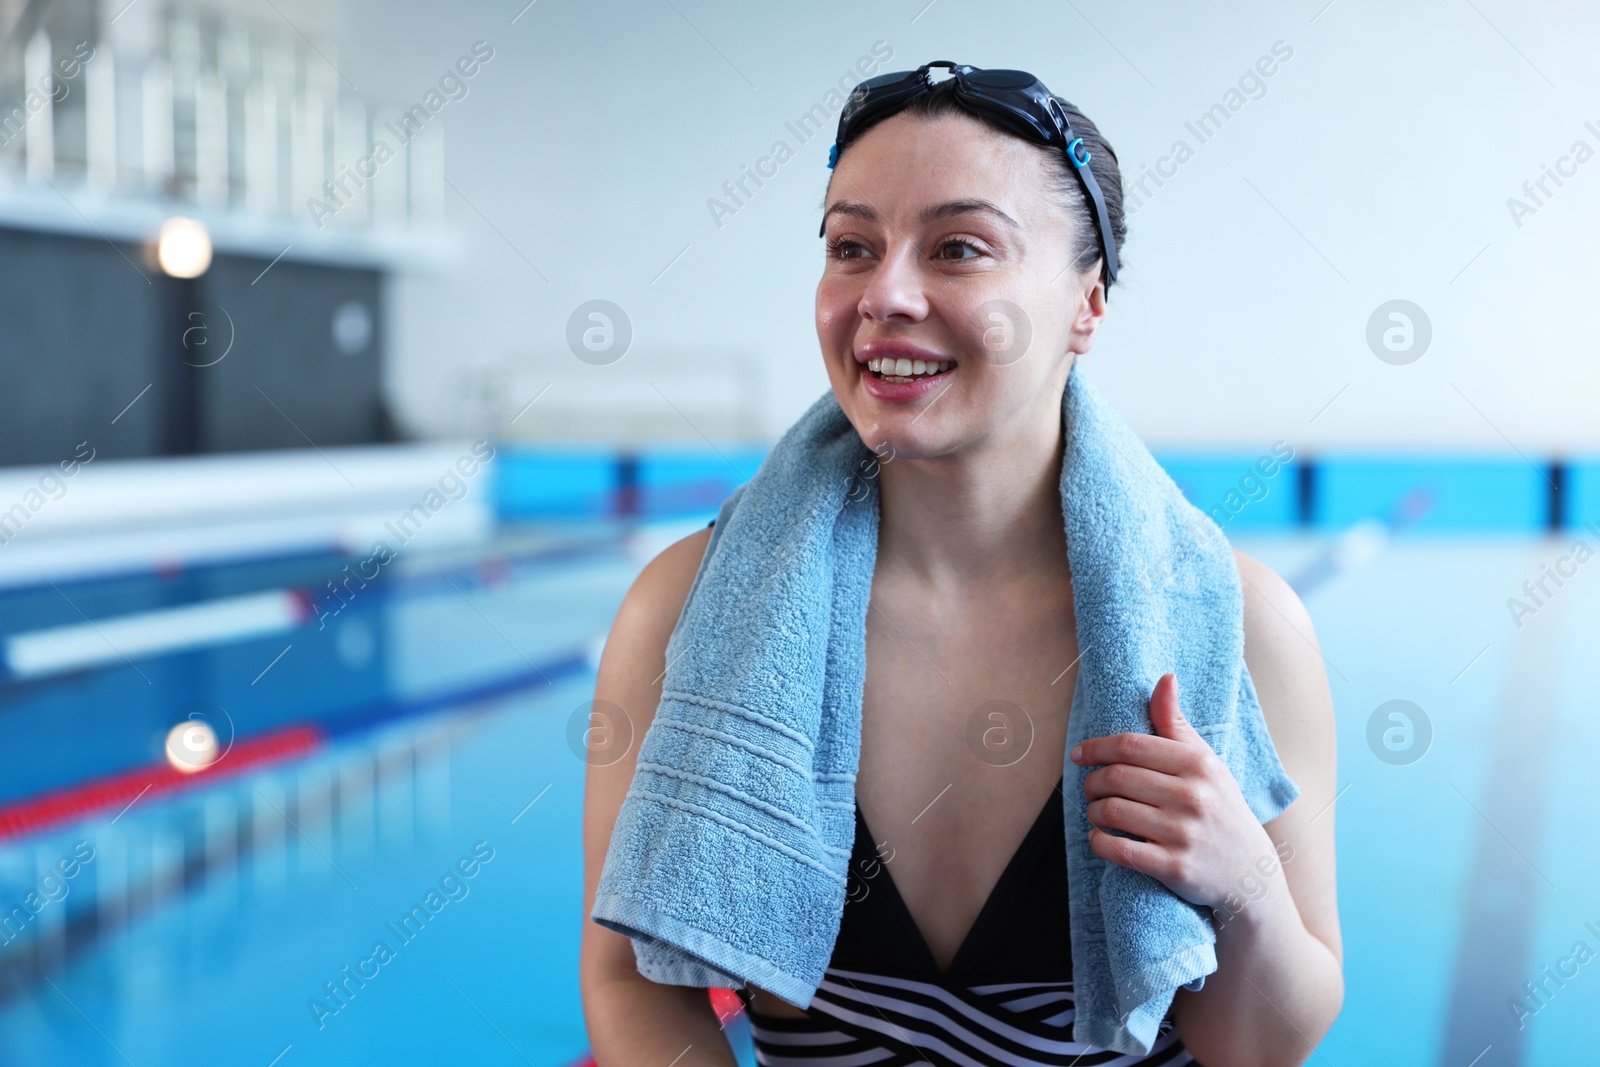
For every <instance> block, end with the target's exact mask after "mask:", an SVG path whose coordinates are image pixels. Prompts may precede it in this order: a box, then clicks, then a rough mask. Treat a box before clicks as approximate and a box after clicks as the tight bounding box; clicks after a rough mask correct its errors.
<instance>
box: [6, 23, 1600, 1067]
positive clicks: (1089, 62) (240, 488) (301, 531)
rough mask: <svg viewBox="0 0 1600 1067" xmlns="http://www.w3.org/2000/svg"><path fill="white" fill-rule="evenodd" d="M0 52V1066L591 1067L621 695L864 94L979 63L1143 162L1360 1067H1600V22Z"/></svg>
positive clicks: (954, 29) (864, 26) (1182, 436)
mask: <svg viewBox="0 0 1600 1067" xmlns="http://www.w3.org/2000/svg"><path fill="white" fill-rule="evenodd" d="M0 33H3V47H0V324H3V325H0V384H3V388H0V727H3V729H0V1063H3V1064H13V1063H14V1064H44V1063H73V1064H102V1063H104V1064H113V1063H129V1064H136V1065H139V1067H153V1065H159V1064H187V1063H217V1064H224V1063H226V1064H235V1063H237V1064H254V1065H262V1067H271V1065H273V1064H280V1063H281V1064H283V1065H284V1067H292V1065H295V1064H306V1063H329V1064H336V1063H338V1064H342V1063H355V1062H424V1061H426V1062H435V1061H437V1060H440V1059H443V1058H444V1057H446V1056H448V1057H450V1058H452V1059H471V1060H472V1061H473V1062H481V1063H506V1064H510V1063H516V1062H519V1061H520V1062H525V1063H529V1064H537V1065H539V1067H545V1065H550V1067H567V1065H579V1064H583V1063H585V1062H586V1057H587V1050H588V1040H587V1035H586V1033H585V1028H584V1022H583V1018H582V1014H581V1007H580V1002H579V997H578V992H577V980H576V978H577V950H578V939H579V934H580V931H581V929H582V923H583V922H584V921H585V919H584V916H583V914H582V909H581V897H582V881H581V867H580V860H581V855H580V843H579V813H580V806H581V801H582V783H583V773H584V769H585V764H584V759H585V755H584V752H585V748H584V740H583V738H584V731H585V729H586V728H587V727H588V726H589V724H590V711H591V706H590V703H589V702H590V701H591V700H592V698H593V683H594V672H595V667H596V664H597V661H598V655H599V650H600V648H601V647H602V646H603V643H604V640H605V635H606V630H607V627H608V626H609V625H610V622H611V619H612V617H613V615H614V613H615V611H616V608H617V605H618V603H619V602H620V600H621V597H622V595H623V593H624V591H625V590H626V589H627V587H628V585H629V583H630V582H631V581H632V580H633V578H634V576H636V575H637V573H638V572H639V570H640V569H641V568H642V567H643V566H644V564H645V563H646V562H647V561H648V560H649V559H650V558H651V557H652V556H653V555H654V554H655V553H656V552H658V551H660V549H661V548H662V547H664V546H665V545H666V544H668V543H670V542H671V541H673V540H675V539H677V538H678V537H681V536H683V535H685V534H687V533H689V532H692V531H693V530H695V529H696V528H698V527H701V526H703V525H704V524H705V523H706V522H707V521H708V520H709V519H710V518H711V517H712V516H713V515H714V514H715V512H716V508H717V506H718V505H719V504H720V502H721V501H722V500H723V499H724V497H725V496H726V495H727V493H728V492H729V491H730V490H731V489H732V488H734V487H735V486H737V485H739V484H740V483H742V482H744V481H746V480H748V479H749V478H750V477H751V476H752V475H753V474H754V473H755V471H756V469H757V467H758V466H759V465H760V463H761V460H762V458H763V456H764V455H765V453H766V451H767V449H768V448H769V447H770V446H771V444H772V443H773V442H774V441H776V439H777V438H778V436H779V435H780V434H781V433H782V432H783V431H784V430H785V429H786V428H787V427H788V426H789V425H791V424H792V423H793V421H794V420H795V419H796V418H797V417H798V416H799V414H800V413H801V412H802V411H804V410H805V409H806V408H807V407H808V406H809V405H810V404H811V403H812V402H813V401H814V400H815V399H816V398H817V397H818V396H819V395H820V394H821V393H822V392H823V391H824V390H826V389H827V388H828V383H827V378H826V375H825V374H824V372H823V369H822V366H821V362H820V359H819V357H818V353H817V342H816V336H815V331H814V326H813V321H812V301H813V290H814V287H815V284H816V280H817V276H818V274H819V270H820V267H821V247H820V242H819V241H818V240H817V237H816V224H817V221H818V217H819V215H820V206H821V196H822V193H823V188H824V184H825V178H826V175H827V170H826V168H825V161H826V158H827V151H828V146H829V145H830V143H831V142H832V134H833V130H834V126H835V124H836V122H837V115H838V111H839V108H840V106H841V104H842V102H843V94H844V93H846V92H848V90H849V88H850V87H851V86H853V85H854V84H855V83H856V82H858V81H860V80H861V79H862V77H863V76H864V75H865V74H867V73H877V72H881V71H884V70H899V69H906V68H911V67H915V66H917V65H919V64H921V63H923V62H927V61H929V60H933V59H950V60H956V61H959V62H966V63H972V64H975V65H978V66H990V67H1019V68H1023V69H1027V70H1032V71H1034V72H1036V73H1037V74H1039V75H1040V77H1041V78H1043V79H1044V80H1045V81H1046V82H1047V83H1048V84H1049V85H1050V87H1051V88H1052V89H1053V90H1055V91H1056V92H1058V93H1060V94H1061V95H1063V96H1065V97H1067V98H1069V99H1071V100H1072V101H1074V102H1075V103H1076V104H1078V105H1079V106H1080V107H1081V108H1083V110H1084V111H1085V112H1086V113H1087V114H1088V115H1089V116H1090V117H1091V118H1092V119H1094V121H1095V122H1096V123H1097V124H1098V125H1099V126H1100V128H1101V130H1102V131H1103V132H1104V133H1105V135H1106V136H1107V138H1108V139H1109V140H1110V142H1111V143H1112V144H1113V145H1114V146H1115V148H1116V150H1117V153H1118V156H1119V159H1120V161H1121V165H1122V170H1123V175H1124V182H1125V185H1126V189H1127V193H1126V195H1127V205H1128V230H1129V235H1128V242H1127V246H1126V250H1125V256H1124V260H1123V271H1124V274H1123V280H1122V284H1120V285H1118V286H1117V287H1116V289H1115V290H1114V292H1113V294H1112V296H1111V299H1110V313H1109V315H1108V318H1107V320H1106V324H1105V326H1104V328H1103V329H1102V331H1101V334H1100V338H1099V341H1098V343H1097V345H1096V347H1095V351H1094V352H1093V353H1092V354H1091V355H1090V356H1088V357H1086V362H1085V368H1086V370H1087V371H1088V372H1089V374H1090V376H1091V377H1092V379H1093V380H1094V381H1095V383H1096V385H1097V386H1098V387H1099V388H1100V389H1101V390H1102V392H1103V393H1104V394H1105V395H1106V396H1107V398H1108V399H1109V400H1110V401H1111V402H1112V403H1113V405H1114V406H1115V407H1116V408H1117V409H1118V411H1119V412H1121V413H1122V415H1123V416H1124V417H1125V418H1126V419H1127V420H1128V422H1129V423H1130V424H1131V425H1132V426H1133V427H1134V429H1135V430H1136V431H1137V432H1139V433H1140V434H1141V435H1142V436H1143V437H1144V439H1145V440H1146V441H1147V442H1148V443H1149V445H1150V447H1151V448H1152V450H1153V451H1154V452H1155V453H1156V455H1157V458H1158V459H1159V460H1161V462H1162V463H1163V464H1164V465H1165V466H1166V468H1167V470H1168V471H1169V472H1170V473H1171V474H1172V476H1173V477H1174V479H1175V480H1176V481H1177V482H1178V483H1179V485H1180V486H1181V487H1182V489H1183V490H1184V492H1185V493H1186V494H1187V495H1188V497H1189V498H1190V499H1191V500H1192V501H1193V502H1194V503H1195V504H1196V505H1197V506H1199V507H1201V508H1202V509H1204V510H1206V511H1207V512H1208V513H1210V514H1211V515H1212V517H1213V518H1215V519H1216V520H1217V522H1218V523H1219V524H1220V525H1222V528H1223V530H1224V532H1225V533H1226V534H1227V535H1228V536H1229V537H1230V539H1232V540H1233V542H1234V543H1235V545H1236V546H1237V547H1239V548H1241V549H1242V550H1244V551H1246V552H1249V553H1250V554H1252V555H1255V556H1256V557H1257V558H1259V559H1261V560H1263V561H1264V562H1266V563H1267V564H1268V565H1270V566H1272V567H1273V568H1275V569H1276V570H1277V571H1278V572H1279V573H1280V574H1282V575H1284V576H1285V577H1286V578H1288V579H1289V580H1290V581H1291V582H1292V584H1294V586H1295V588H1296V589H1297V591H1298V592H1299V594H1300V596H1301V597H1302V598H1303V599H1304V601H1305V603H1306V605H1307V607H1308V608H1309V610H1310V612H1311V615H1312V617H1313V619H1314V621H1315V623H1316V626H1317V635H1318V639H1319V641H1320V645H1321V650H1322V654H1323V657H1324V662H1325V665H1326V669H1327V674H1328V678H1329V682H1330V685H1331V687H1332V693H1333V697H1334V702H1335V706H1336V709H1337V715H1338V723H1339V740H1340V751H1339V777H1340V782H1341V792H1340V794H1339V800H1338V802H1337V803H1338V837H1339V861H1340V863H1339V894H1340V902H1341V914H1342V918H1343V924H1344V946H1345V965H1346V983H1347V994H1346V999H1345V1005H1344V1010H1343V1014H1342V1016H1341V1017H1340V1019H1339V1021H1338V1023H1337V1024H1336V1025H1335V1026H1334V1028H1333V1030H1332V1031H1331V1032H1330V1033H1329V1035H1328V1036H1327V1038H1326V1039H1325V1040H1324V1041H1323V1042H1322V1046H1321V1048H1320V1049H1319V1050H1318V1052H1317V1054H1316V1055H1315V1056H1314V1057H1313V1058H1314V1059H1315V1060H1316V1061H1317V1062H1322V1063H1329V1064H1341V1065H1342V1064H1353V1063H1360V1064H1404V1065H1408V1067H1409V1065H1416V1064H1437V1065H1441V1067H1493V1065H1512V1064H1521V1065H1543V1064H1557V1063H1562V1064H1565V1063H1572V1062H1583V1061H1584V1058H1585V1056H1586V1055H1589V1054H1586V1053H1584V1052H1583V1051H1582V1050H1583V1049H1586V1048H1589V1047H1590V1046H1591V1045H1592V1043H1593V1041H1592V1035H1590V1034H1589V1033H1588V1032H1586V1031H1587V1030H1588V1027H1587V1026H1586V1025H1585V1020H1589V1021H1592V1020H1593V1019H1595V1018H1596V1017H1600V965H1594V966H1585V965H1586V964H1587V963H1588V961H1589V959H1590V958H1591V957H1592V956H1594V955H1595V954H1596V953H1597V952H1600V894H1597V893H1596V889H1597V887H1600V850H1597V849H1596V848H1595V847H1594V826H1595V825H1596V820H1597V816H1600V797H1597V795H1596V793H1595V791H1594V790H1593V789H1592V781H1593V776H1594V768H1595V765H1596V762H1597V760H1600V729H1597V726H1596V722H1597V716H1596V714H1595V702H1594V696H1593V687H1592V685H1590V684H1589V683H1588V679H1587V677H1586V676H1584V675H1582V673H1581V670H1582V666H1581V665H1582V664H1583V663H1585V662H1588V663H1591V664H1592V663H1593V662H1594V657H1593V650H1594V647H1595V644H1596V641H1597V639H1600V563H1597V564H1596V565H1595V566H1594V567H1592V568H1590V567H1588V566H1587V563H1588V561H1589V560H1590V559H1592V558H1593V557H1594V555H1595V552H1596V550H1597V549H1600V421H1597V420H1596V417H1595V413H1596V410H1597V400H1600V363H1597V361H1596V360H1595V358H1594V352H1595V349H1596V346H1597V343H1600V310H1597V308H1600V304H1597V303H1596V302H1595V301H1594V300H1593V297H1592V289H1593V286H1594V280H1595V276H1594V271H1593V266H1592V265H1593V263H1594V250H1593V244H1594V241H1595V238H1596V234H1597V232H1600V230H1597V223H1600V209H1597V197H1600V164H1596V165H1595V166H1593V167H1590V166H1588V163H1589V162H1590V161H1592V160H1593V159H1594V157H1595V155H1596V152H1597V151H1600V106H1597V105H1596V103H1595V101H1596V99H1597V96H1596V88H1597V82H1596V74H1595V66H1594V64H1593V61H1592V60H1593V55H1592V53H1593V51H1594V48H1595V46H1596V44H1597V42H1600V14H1597V12H1596V10H1595V9H1594V8H1593V7H1592V6H1590V5H1582V4H1578V3H1575V2H1561V3H1557V2H1542V3H1536V4H1515V3H1512V2H1510V0H1450V2H1442V0H1441V2H1423V3H1416V4H1406V5H1396V4H1385V3H1378V2H1374V0H1306V2H1300V0H1296V2H1293V3H1287V4H1284V3H1278V4H1267V3H1264V2H1251V3H1236V4H1229V5H1225V6H1224V5H1219V4H1213V5H1181V6H1180V5H1169V4H1154V3H1143V2H1141V3H1134V4H1111V3H1107V2H1105V0H1078V2H1070V0H1069V2H1067V3H1064V4H1057V3H1039V2H1024V3H1007V4H986V5H982V6H981V7H980V6H977V5H973V4H970V3H963V2H960V0H904V2H902V0H893V2H887V0H876V2H872V3H868V4H846V3H819V4H807V5H800V6H793V5H791V6H787V7H769V8H754V7H750V6H746V5H738V4H731V3H725V2H721V0H631V2H629V3H592V4H585V5H573V4H562V3H556V2H553V0H543V2H542V3H541V2H537V0H507V2H505V3H500V2H495V3H488V2H481V0H463V2H458V3H453V4H448V5H445V4H434V5H425V4H418V3H410V2H404V0H402V2H398V3H388V4H378V3H374V2H371V0H323V2H315V3H313V2H310V0H260V2H255V0H226V2H222V0H218V2H202V3H191V2H172V0H106V2H100V0H45V2H32V0H0ZM779 145H782V146H783V149H782V150H780V148H779ZM1586 264H1588V266H1586ZM1591 572H1592V573H1591ZM380 946H381V948H380ZM713 1000H714V1001H715V1002H716V1003H717V1005H718V1006H719V1010H721V1011H723V1012H724V1013H725V1018H726V1021H727V1032H728V1034H729V1037H730V1040H731V1041H732V1042H733V1043H734V1045H735V1047H736V1048H737V1049H738V1050H739V1051H740V1054H741V1056H743V1057H744V1062H746V1063H752V1062H754V1061H753V1059H752V1058H751V1057H750V1053H749V1049H748V1037H747V1030H746V1029H745V1028H744V1023H743V1020H742V1019H741V1018H740V1017H739V1015H738V1012H737V1001H734V1000H731V999H730V998H728V997H725V996H719V995H713Z"/></svg>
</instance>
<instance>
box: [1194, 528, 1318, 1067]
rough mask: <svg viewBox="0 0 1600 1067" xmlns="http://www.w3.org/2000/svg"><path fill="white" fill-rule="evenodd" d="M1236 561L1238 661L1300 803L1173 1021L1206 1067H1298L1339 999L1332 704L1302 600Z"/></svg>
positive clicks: (1238, 897) (1226, 909)
mask: <svg viewBox="0 0 1600 1067" xmlns="http://www.w3.org/2000/svg"><path fill="white" fill-rule="evenodd" d="M1235 555H1236V556H1237V558H1238V562H1239V574H1240V577H1241V578H1242V579H1243V582H1244V610H1245V662H1246V666H1248V667H1249V670H1250V676H1251V678H1252V680H1253V681H1254V682H1255V685H1256V692H1257V696H1258V697H1259V698H1260V700H1261V710H1262V716H1263V718H1264V719H1265V720H1266V724H1267V729H1268V731H1269V732H1270V733H1271V735H1272V740H1273V744H1274V746H1275V747H1276V748H1277V750H1278V755H1279V757H1280V759H1281V760H1282V761H1283V766H1284V769H1285V770H1286V771H1288V772H1289V777H1290V778H1292V779H1293V780H1294V782H1295V784H1296V785H1298V786H1299V787H1300V797H1299V799H1297V800H1296V801H1295V802H1294V803H1293V804H1291V805H1289V807H1288V809H1287V810H1285V811H1284V812H1283V814H1281V815H1279V816H1278V817H1277V818H1275V819H1273V820H1272V821H1270V822H1268V823H1267V824H1266V827H1265V828H1266V831H1267V834H1268V836H1269V837H1270V838H1271V841H1272V844H1273V845H1274V846H1276V847H1275V849H1274V850H1273V851H1272V852H1269V853H1266V854H1264V855H1263V856H1262V857H1261V859H1260V861H1259V865H1258V866H1257V867H1255V868H1252V869H1249V870H1241V871H1240V872H1239V877H1238V883H1237V886H1236V887H1235V893H1234V896H1233V899H1232V900H1231V901H1229V902H1228V903H1227V904H1225V905H1224V906H1223V908H1221V909H1219V912H1220V914H1219V915H1218V921H1219V928H1218V931H1217V970H1216V972H1215V973H1213V974H1211V975H1210V976H1209V977H1207V978H1206V984H1205V988H1203V989H1201V990H1200V991H1198V992H1190V991H1188V990H1180V991H1179V992H1178V994H1177V996H1176V999H1175V1000H1174V1001H1173V1006H1172V1018H1173V1021H1174V1023H1176V1025H1177V1027H1178V1032H1179V1033H1180V1034H1181V1035H1182V1036H1183V1041H1184V1044H1185V1046H1186V1047H1188V1049H1189V1051H1190V1052H1191V1053H1192V1054H1193V1055H1194V1056H1195V1057H1196V1058H1197V1059H1199V1060H1201V1061H1202V1062H1204V1063H1208V1064H1210V1063H1215V1064H1218V1065H1219V1067H1220V1065H1224V1064H1239V1065H1246V1064H1262V1065H1290V1064H1295V1065H1298V1064H1302V1063H1304V1062H1306V1060H1307V1059H1308V1058H1309V1057H1310V1056H1311V1054H1312V1050H1313V1049H1315V1047H1316V1045H1317V1043H1318V1042H1320V1041H1321V1040H1322V1037H1323V1035H1325V1034H1326V1033H1327V1031H1328V1029H1329V1027H1331V1026H1332V1025H1333V1022H1334V1020H1335V1019H1336V1018H1337V1017H1338V1015H1339V1009H1340V1007H1341V1005H1342V1004H1343V1001H1344V975H1343V961H1344V949H1343V945H1342V943H1341V938H1340V933H1339V910H1338V902H1337V899H1336V896H1335V883H1334V834H1333V827H1334V810H1333V809H1334V805H1333V801H1334V799H1335V796H1336V790H1337V782H1336V780H1335V778H1336V769H1337V765H1336V762H1335V735H1334V718H1333V700H1332V696H1331V695H1330V693H1329V691H1328V679H1327V675H1326V673H1325V672H1324V670H1323V663H1322V654H1321V651H1320V649H1319V647H1318V644H1317V637H1316V633H1315V631H1314V630H1313V629H1312V626H1311V618H1310V616H1309V615H1308V614H1307V613H1306V610H1305V607H1304V605H1303V604H1301V602H1300V598H1299V597H1297V596H1296V595H1295V593H1294V591H1293V590H1292V589H1291V588H1290V587H1289V585H1288V583H1287V582H1285V581H1284V580H1283V579H1282V578H1280V577H1279V576H1278V575H1276V574H1274V573H1273V572H1272V571H1271V570H1270V569H1269V568H1267V567H1266V566H1265V565H1264V564H1262V563H1260V562H1258V561H1257V560H1254V559H1252V558H1250V557H1249V556H1246V555H1244V554H1243V553H1235Z"/></svg>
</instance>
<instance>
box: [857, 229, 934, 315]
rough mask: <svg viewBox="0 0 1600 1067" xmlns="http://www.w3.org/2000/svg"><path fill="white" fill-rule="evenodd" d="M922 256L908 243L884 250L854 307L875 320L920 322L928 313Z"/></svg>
mask: <svg viewBox="0 0 1600 1067" xmlns="http://www.w3.org/2000/svg"><path fill="white" fill-rule="evenodd" d="M922 267H923V264H922V256H921V254H920V253H919V252H918V250H917V249H916V247H915V246H914V245H912V244H911V243H910V242H905V243H896V244H895V245H891V246H890V248H889V249H888V250H887V251H886V252H885V253H884V257H883V259H882V260H880V261H879V263H878V265H877V267H875V268H873V271H872V273H871V275H869V277H868V279H867V284H866V288H865V289H863V290H862V292H861V300H860V303H859V304H858V305H857V308H856V310H857V311H858V312H859V313H860V315H861V317H862V318H863V319H871V320H873V321H876V322H920V321H921V320H922V319H924V318H926V317H927V314H928V297H927V294H926V293H925V292H924V291H923V281H924V276H923V270H922Z"/></svg>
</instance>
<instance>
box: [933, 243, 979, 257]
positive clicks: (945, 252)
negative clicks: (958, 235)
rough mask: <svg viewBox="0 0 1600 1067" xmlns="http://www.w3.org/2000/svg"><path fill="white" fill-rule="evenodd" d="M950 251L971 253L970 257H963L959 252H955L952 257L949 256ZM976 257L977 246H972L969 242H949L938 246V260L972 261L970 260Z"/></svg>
mask: <svg viewBox="0 0 1600 1067" xmlns="http://www.w3.org/2000/svg"><path fill="white" fill-rule="evenodd" d="M951 249H965V250H966V251H968V252H971V253H972V255H971V256H964V255H961V254H960V253H959V252H957V253H956V254H954V255H951V254H950V251H951ZM977 255H978V247H977V245H974V244H972V243H971V242H970V241H959V240H951V241H945V242H944V243H942V244H941V245H940V246H939V258H940V259H948V260H962V259H972V258H975V257H976V256H977Z"/></svg>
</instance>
